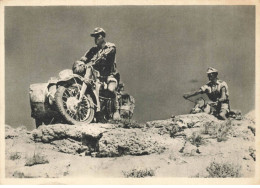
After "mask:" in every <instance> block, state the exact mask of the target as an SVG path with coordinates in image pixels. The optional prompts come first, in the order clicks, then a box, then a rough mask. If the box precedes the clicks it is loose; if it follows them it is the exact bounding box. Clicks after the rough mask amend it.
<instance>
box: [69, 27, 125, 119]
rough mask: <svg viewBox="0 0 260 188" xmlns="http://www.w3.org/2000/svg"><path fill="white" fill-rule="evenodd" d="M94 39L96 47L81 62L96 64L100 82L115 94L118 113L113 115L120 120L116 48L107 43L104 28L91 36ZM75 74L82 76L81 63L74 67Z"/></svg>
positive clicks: (96, 30)
mask: <svg viewBox="0 0 260 188" xmlns="http://www.w3.org/2000/svg"><path fill="white" fill-rule="evenodd" d="M90 36H91V37H94V41H95V44H96V46H95V47H92V48H91V49H90V50H88V51H87V52H86V53H85V55H84V56H83V57H81V59H80V61H81V62H84V63H85V64H87V63H89V62H95V64H94V65H93V68H94V69H95V70H97V71H99V73H100V77H99V79H100V81H101V82H103V83H105V84H104V85H105V86H106V87H105V88H107V89H108V90H109V91H111V92H112V93H113V95H114V96H113V98H114V99H115V109H116V112H115V113H114V115H113V119H115V120H116V119H120V114H119V104H118V101H117V100H116V99H117V92H116V89H117V86H118V83H119V79H120V75H119V73H118V71H117V70H116V57H115V55H116V46H115V44H113V43H110V42H106V41H105V37H106V32H105V30H104V29H103V28H100V27H97V28H95V29H94V32H93V33H91V34H90ZM73 73H77V74H81V73H82V68H80V63H79V61H76V62H75V63H74V65H73Z"/></svg>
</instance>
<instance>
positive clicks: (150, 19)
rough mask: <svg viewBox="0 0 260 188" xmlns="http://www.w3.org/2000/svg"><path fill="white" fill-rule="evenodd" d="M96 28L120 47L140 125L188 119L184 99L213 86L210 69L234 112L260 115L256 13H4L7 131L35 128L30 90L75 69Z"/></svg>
mask: <svg viewBox="0 0 260 188" xmlns="http://www.w3.org/2000/svg"><path fill="white" fill-rule="evenodd" d="M95 27H102V28H104V29H105V31H106V32H107V37H106V41H108V42H112V43H115V44H116V47H117V54H116V58H117V67H118V69H119V71H120V74H121V79H122V81H123V82H124V83H125V90H126V91H127V92H128V93H129V94H131V95H132V96H134V98H135V100H136V107H135V111H134V117H133V118H134V119H135V120H136V121H138V122H145V121H150V120H157V119H168V118H170V117H171V115H179V114H185V113H188V112H189V111H190V109H191V108H192V106H193V103H191V102H189V101H187V100H184V99H183V97H182V95H183V94H184V93H186V92H189V91H192V90H197V89H199V88H200V87H201V86H202V85H204V84H205V83H207V82H208V79H207V74H206V70H207V68H208V67H214V68H216V69H217V70H219V79H221V80H224V81H226V82H227V84H228V86H229V93H230V104H231V108H232V109H240V110H241V111H242V113H244V114H245V113H247V112H249V111H251V110H253V109H254V108H255V7H254V6H52V7H48V6H42V7H5V122H6V124H9V125H11V126H14V127H18V126H20V125H25V126H27V128H28V129H33V128H34V127H35V124H34V120H33V119H32V118H31V117H30V115H31V114H30V113H31V109H30V102H29V86H30V84H33V83H44V82H47V81H48V80H49V78H50V77H53V76H57V75H58V73H59V72H60V71H61V70H63V69H71V67H72V64H73V62H74V61H75V60H78V59H80V57H81V56H82V55H83V54H84V53H85V51H86V50H88V49H89V48H91V47H93V46H94V40H93V38H92V37H90V33H91V32H92V31H93V30H94V28H95ZM194 99H195V98H192V100H194Z"/></svg>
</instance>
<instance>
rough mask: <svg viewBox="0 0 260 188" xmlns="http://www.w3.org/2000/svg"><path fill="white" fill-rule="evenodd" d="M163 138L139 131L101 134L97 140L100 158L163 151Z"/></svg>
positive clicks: (120, 130) (124, 130)
mask: <svg viewBox="0 0 260 188" xmlns="http://www.w3.org/2000/svg"><path fill="white" fill-rule="evenodd" d="M165 149H166V148H165V144H164V142H163V137H161V136H159V135H156V134H149V133H147V132H142V130H140V129H122V128H119V129H116V130H113V131H110V132H106V133H104V134H103V136H102V138H101V139H100V140H99V153H98V156H100V157H111V156H121V155H148V154H152V153H162V152H163V151H164V150H165Z"/></svg>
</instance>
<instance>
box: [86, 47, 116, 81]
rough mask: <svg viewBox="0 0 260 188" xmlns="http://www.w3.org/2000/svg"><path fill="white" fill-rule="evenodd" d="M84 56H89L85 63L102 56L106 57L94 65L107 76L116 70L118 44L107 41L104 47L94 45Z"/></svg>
mask: <svg viewBox="0 0 260 188" xmlns="http://www.w3.org/2000/svg"><path fill="white" fill-rule="evenodd" d="M84 56H85V57H86V58H87V61H86V62H85V63H88V62H90V61H95V60H96V59H98V58H100V57H101V56H103V57H104V58H103V59H101V60H99V61H98V62H97V63H96V65H94V66H93V67H94V69H96V70H97V71H99V73H100V75H101V76H103V77H107V76H109V75H111V74H112V73H114V72H115V71H116V67H115V66H116V46H115V44H113V43H110V42H106V44H105V46H104V47H103V48H98V47H97V46H95V47H92V48H91V49H90V50H89V51H87V52H86V53H85V55H84Z"/></svg>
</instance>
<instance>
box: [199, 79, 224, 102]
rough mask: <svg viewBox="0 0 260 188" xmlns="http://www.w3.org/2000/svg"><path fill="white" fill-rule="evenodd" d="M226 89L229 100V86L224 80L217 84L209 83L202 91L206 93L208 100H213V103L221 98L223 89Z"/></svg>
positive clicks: (218, 81)
mask: <svg viewBox="0 0 260 188" xmlns="http://www.w3.org/2000/svg"><path fill="white" fill-rule="evenodd" d="M223 87H225V88H226V97H227V98H228V96H229V92H228V85H227V83H226V82H224V81H222V80H217V82H216V83H213V82H208V83H207V84H205V85H204V86H202V87H201V88H200V89H201V90H202V92H203V93H206V94H207V96H208V98H209V99H210V100H212V101H213V102H216V101H217V99H219V98H220V97H221V89H222V88H223Z"/></svg>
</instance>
